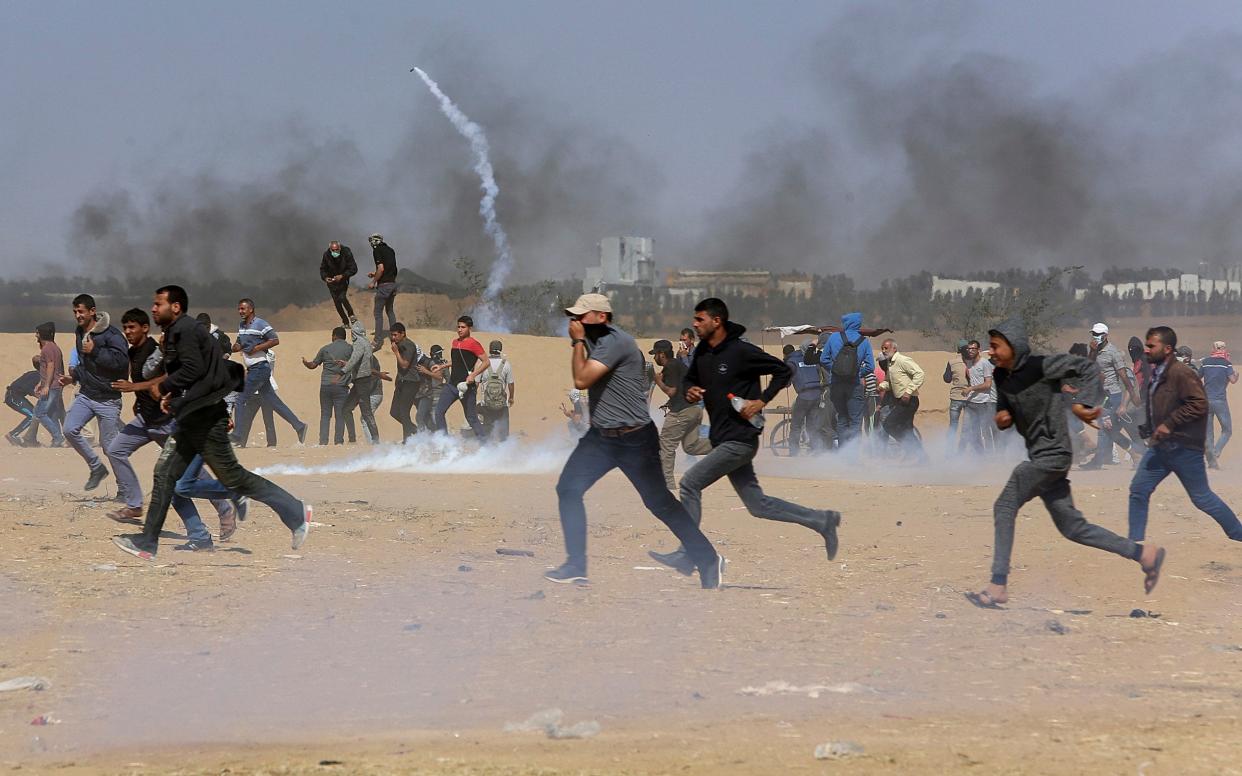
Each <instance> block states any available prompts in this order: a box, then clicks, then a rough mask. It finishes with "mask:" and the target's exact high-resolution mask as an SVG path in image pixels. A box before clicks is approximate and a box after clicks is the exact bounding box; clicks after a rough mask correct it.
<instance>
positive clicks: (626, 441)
mask: <svg viewBox="0 0 1242 776" xmlns="http://www.w3.org/2000/svg"><path fill="white" fill-rule="evenodd" d="M613 469H620V470H621V473H622V474H624V475H625V477H626V479H628V480H629V481H630V484H631V485H633V486H634V489H635V490H637V491H638V495H639V496H641V497H642V500H643V506H645V507H647V509H648V510H649V511H650V512H651V514H653V515H655V516H656V517H657V518H659V519H660V521H661V522H663V523H664V524H665V525H667V526H668V527H669V530H670V531H672V532H673V535H675V536H676V537H677V538H678V539H679V540H681V544H682V546H683V547H685V548H686V552H687V554H688V555H689V556H690V559H691V560H693V561H694V563H695V565H697V566H698V567H699V568H700V569H702V568H706V567H708V566H710V565H711V564H712V563H714V562H715V560H716V548H715V547H712V543H711V542H710V541H708V540H707V537H706V536H704V535H703V532H702V531H700V530H699V527H698V526H697V525H696V524H695V522H694V521H693V520H691V519H690V514H689V513H688V512H686V508H685V507H683V506H682V505H681V504H680V503H678V501H677V499H676V498H674V496H673V494H672V492H671V491H669V489H668V488H666V487H665V486H664V472H663V471H662V470H661V468H660V434H659V432H658V431H656V427H655V424H654V423H648V424H647V425H646V426H644V427H642V428H640V429H638V430H636V431H631V432H630V433H628V434H622V435H620V436H605V435H603V434H601V433H600V431H599V429H597V428H595V427H593V426H592V427H591V430H590V431H588V432H587V433H586V435H585V436H583V437H582V438H581V439H579V440H578V446H577V447H575V448H574V451H573V452H572V453H570V455H569V460H567V461H565V468H564V469H563V470H562V471H561V478H560V479H559V480H558V481H557V483H556V497H557V502H558V506H559V508H560V513H561V530H562V531H563V532H564V534H565V551H566V554H567V555H568V556H569V562H570V563H571V564H574V565H575V566H577V567H578V568H580V569H581V570H582V571H583V572H584V573H585V572H586V543H587V526H586V505H585V504H584V503H583V500H582V497H583V496H584V495H585V494H586V492H587V491H588V490H590V489H591V486H592V485H594V484H595V483H596V482H598V481H599V479H600V478H601V477H603V476H604V475H605V474H607V473H608V472H610V471H612V470H613Z"/></svg>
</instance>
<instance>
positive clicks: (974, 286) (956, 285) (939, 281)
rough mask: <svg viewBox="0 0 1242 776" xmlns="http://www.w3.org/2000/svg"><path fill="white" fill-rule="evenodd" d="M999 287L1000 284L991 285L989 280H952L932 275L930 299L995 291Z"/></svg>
mask: <svg viewBox="0 0 1242 776" xmlns="http://www.w3.org/2000/svg"><path fill="white" fill-rule="evenodd" d="M1000 287H1001V285H1000V283H993V282H992V281H990V280H954V279H953V278H942V277H938V276H936V275H932V292H931V298H932V299H935V298H936V297H938V296H953V295H955V294H965V293H967V292H969V291H995V290H996V289H998V288H1000Z"/></svg>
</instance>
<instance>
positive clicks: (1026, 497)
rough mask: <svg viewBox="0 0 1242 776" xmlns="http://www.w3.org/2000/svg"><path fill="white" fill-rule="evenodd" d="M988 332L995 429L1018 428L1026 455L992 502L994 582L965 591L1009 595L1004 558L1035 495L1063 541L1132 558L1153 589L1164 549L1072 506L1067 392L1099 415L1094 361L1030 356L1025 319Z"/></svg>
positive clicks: (974, 599) (1087, 413) (1086, 417)
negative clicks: (1089, 519)
mask: <svg viewBox="0 0 1242 776" xmlns="http://www.w3.org/2000/svg"><path fill="white" fill-rule="evenodd" d="M988 335H989V336H990V337H991V350H992V359H993V360H994V361H995V363H996V370H995V372H993V374H992V380H993V385H995V387H996V427H997V428H999V429H1000V430H1001V431H1004V430H1005V429H1007V428H1009V427H1010V426H1015V425H1016V426H1017V428H1018V433H1019V434H1021V435H1022V438H1023V439H1025V440H1026V451H1027V455H1028V457H1029V458H1030V460H1027V461H1023V462H1022V463H1020V464H1018V465H1017V467H1016V468H1015V469H1014V470H1013V474H1011V475H1010V476H1009V482H1008V483H1007V484H1006V485H1005V489H1004V490H1002V491H1001V494H1000V497H999V498H997V499H996V505H995V506H994V507H993V519H994V520H995V523H996V548H995V555H994V557H993V560H992V581H991V583H990V584H989V585H988V586H987V587H986V588H984V589H983V590H982V591H981V592H978V593H967V594H966V598H967V599H968V600H969V601H970V602H971V603H973V604H974V605H975V606H979V607H982V608H986V609H995V608H997V606H998V604H1003V603H1005V602H1007V601H1008V600H1009V593H1008V584H1009V556H1010V553H1011V552H1012V551H1013V534H1014V523H1015V521H1016V520H1017V517H1018V510H1019V509H1021V507H1022V505H1023V504H1025V503H1026V502H1028V501H1030V500H1031V499H1033V498H1036V497H1039V498H1040V499H1042V500H1043V502H1044V506H1045V507H1046V508H1047V509H1048V513H1049V514H1050V515H1052V522H1053V523H1055V524H1056V526H1057V530H1059V531H1060V532H1061V535H1062V536H1064V537H1065V538H1066V539H1069V540H1070V541H1073V542H1078V543H1079V544H1085V545H1087V546H1088V547H1096V548H1098V549H1101V550H1107V551H1109V552H1111V553H1115V554H1117V555H1120V556H1122V557H1123V558H1129V559H1130V560H1133V561H1137V562H1138V563H1139V565H1141V566H1142V568H1143V573H1144V574H1145V575H1146V577H1145V579H1144V581H1143V588H1144V589H1145V590H1146V591H1147V592H1148V593H1150V592H1151V591H1152V590H1153V589H1154V588H1155V587H1156V583H1157V582H1158V581H1160V567H1161V566H1162V565H1163V564H1164V549H1162V548H1160V547H1157V546H1155V545H1146V546H1144V545H1141V544H1138V543H1136V542H1133V541H1131V540H1129V539H1123V538H1122V537H1120V536H1118V535H1117V534H1115V533H1113V532H1112V531H1109V530H1107V529H1105V528H1101V527H1100V526H1098V525H1093V524H1091V523H1088V522H1087V519H1086V518H1085V517H1083V515H1082V512H1079V511H1078V509H1077V508H1075V507H1074V498H1073V496H1072V495H1071V494H1070V484H1069V479H1068V474H1069V470H1070V466H1072V465H1073V463H1074V453H1073V448H1072V447H1071V445H1070V435H1069V424H1068V422H1067V421H1066V419H1065V399H1064V396H1065V393H1063V392H1062V390H1061V389H1062V386H1068V387H1069V388H1070V389H1072V390H1073V391H1074V393H1073V396H1074V403H1073V404H1072V405H1071V407H1070V409H1071V411H1072V412H1073V413H1074V415H1075V416H1077V417H1078V418H1079V419H1080V420H1082V421H1083V422H1084V423H1091V422H1092V421H1094V420H1095V419H1096V418H1098V417H1099V416H1100V409H1099V405H1100V403H1101V401H1102V399H1103V395H1102V391H1101V388H1102V384H1101V382H1100V373H1099V368H1098V367H1097V366H1096V365H1095V362H1094V361H1091V360H1090V359H1087V358H1083V357H1082V356H1075V355H1071V354H1069V353H1064V354H1057V355H1052V356H1036V355H1031V348H1030V345H1029V344H1028V343H1027V339H1026V329H1025V328H1024V327H1023V325H1022V321H1021V320H1019V319H1017V318H1011V319H1010V320H1007V321H1005V322H1004V323H1002V324H1000V325H999V326H997V327H996V328H995V329H993V330H991V331H989V332H988Z"/></svg>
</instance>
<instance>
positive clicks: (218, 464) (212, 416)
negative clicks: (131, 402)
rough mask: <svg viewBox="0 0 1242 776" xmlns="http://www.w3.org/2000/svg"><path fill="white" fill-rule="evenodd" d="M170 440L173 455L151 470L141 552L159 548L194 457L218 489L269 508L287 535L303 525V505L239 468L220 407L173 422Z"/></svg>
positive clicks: (225, 413)
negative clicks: (180, 483)
mask: <svg viewBox="0 0 1242 776" xmlns="http://www.w3.org/2000/svg"><path fill="white" fill-rule="evenodd" d="M173 439H174V440H176V443H177V444H176V447H175V449H174V450H173V452H172V454H171V455H168V456H161V459H160V462H159V463H158V464H157V465H156V467H155V486H154V488H153V489H152V491H151V505H150V507H149V508H148V509H147V519H146V522H145V524H144V525H143V527H142V539H141V540H139V541H138V542H136V543H139V544H140V545H141V546H142V548H143V549H145V550H148V551H151V552H154V551H155V549H156V547H157V545H158V544H159V540H160V531H162V530H163V528H164V519H165V518H166V517H167V516H168V506H169V504H171V503H172V498H173V495H174V494H175V493H176V487H177V480H179V479H181V475H182V474H184V473H185V470H186V468H188V467H189V465H190V462H191V461H193V459H194V456H196V455H201V456H202V457H203V461H204V462H206V464H207V465H208V466H209V467H211V470H212V472H214V473H215V475H216V479H217V480H219V481H220V484H221V485H223V486H224V487H226V488H228V489H229V490H231V491H232V492H233V493H235V494H237V495H238V496H249V497H250V498H251V499H253V500H255V501H258V502H259V503H261V504H266V505H267V506H269V507H271V508H272V510H273V511H274V512H276V514H277V515H278V516H279V517H280V520H281V522H283V523H284V524H285V527H287V528H288V529H289V530H290V531H292V530H294V529H297V528H299V527H301V525H302V523H303V522H304V521H305V520H306V515H305V511H304V509H303V505H302V502H301V501H299V500H297V499H296V498H294V497H293V496H292V495H290V494H289V493H288V492H287V491H286V490H284V489H283V488H281V487H279V486H277V485H275V484H274V483H272V482H270V481H268V480H266V479H264V478H263V477H260V476H259V475H257V474H253V473H251V472H249V471H247V470H246V469H244V468H243V467H242V465H241V464H240V463H238V461H237V456H236V455H235V454H234V453H233V447H232V445H231V444H229V415H228V411H227V410H226V409H225V408H224V403H223V402H221V403H219V404H213V405H211V406H209V407H204V408H203V409H201V410H198V411H197V412H192V413H190V414H189V415H186V416H185V417H182V418H177V432H176V433H175V434H173Z"/></svg>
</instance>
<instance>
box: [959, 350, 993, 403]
mask: <svg viewBox="0 0 1242 776" xmlns="http://www.w3.org/2000/svg"><path fill="white" fill-rule="evenodd" d="M995 369H996V367H994V366H993V365H992V362H991V361H989V360H987V359H986V358H980V359H978V360H976V361H975V365H974V366H972V367H971V368H970V369H969V370H967V372H966V381H967V382H969V383H970V384H971V385H982V384H983V383H985V382H987V381H988V380H991V379H992V372H993V371H994V370H995ZM967 401H969V402H970V403H971V404H987V403H988V402H993V403H995V402H996V383H992V390H990V391H981V392H979V393H972V394H971V395H970V398H969V399H967Z"/></svg>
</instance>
